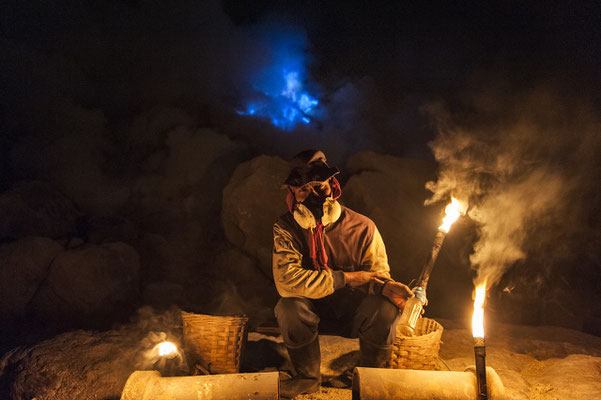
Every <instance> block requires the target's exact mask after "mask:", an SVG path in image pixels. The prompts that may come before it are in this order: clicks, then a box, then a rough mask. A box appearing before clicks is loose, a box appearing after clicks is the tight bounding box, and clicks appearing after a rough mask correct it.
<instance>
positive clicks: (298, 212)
mask: <svg viewBox="0 0 601 400" xmlns="http://www.w3.org/2000/svg"><path fill="white" fill-rule="evenodd" d="M341 212H342V209H341V208H340V203H338V201H336V200H334V199H333V198H332V197H328V198H327V199H326V201H325V202H324V203H323V217H321V223H322V224H323V226H324V227H326V226H328V225H330V224H333V223H334V222H336V221H338V218H340V214H341ZM293 215H294V220H295V221H296V222H297V223H298V224H299V225H300V226H301V228H303V229H314V228H315V227H316V226H317V223H316V222H315V217H314V216H313V213H312V212H311V211H309V209H308V208H307V207H306V206H305V205H304V204H302V203H298V204H297V205H296V209H295V210H294V213H293Z"/></svg>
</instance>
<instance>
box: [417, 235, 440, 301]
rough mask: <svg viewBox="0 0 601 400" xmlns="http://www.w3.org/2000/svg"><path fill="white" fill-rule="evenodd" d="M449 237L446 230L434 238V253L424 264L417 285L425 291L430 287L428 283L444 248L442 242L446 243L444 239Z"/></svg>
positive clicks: (431, 252) (432, 252) (431, 253)
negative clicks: (439, 253) (441, 249)
mask: <svg viewBox="0 0 601 400" xmlns="http://www.w3.org/2000/svg"><path fill="white" fill-rule="evenodd" d="M446 235H447V232H446V231H445V230H444V229H438V231H436V236H435V237H434V243H433V244H432V251H430V256H429V257H428V261H426V263H425V264H424V267H423V268H422V272H421V274H420V276H419V279H418V280H417V285H416V286H420V287H423V288H424V290H425V289H426V287H427V286H428V281H429V280H430V274H431V273H432V269H433V268H434V263H435V262H436V259H437V258H438V252H440V248H441V247H442V242H444V238H445V236H446Z"/></svg>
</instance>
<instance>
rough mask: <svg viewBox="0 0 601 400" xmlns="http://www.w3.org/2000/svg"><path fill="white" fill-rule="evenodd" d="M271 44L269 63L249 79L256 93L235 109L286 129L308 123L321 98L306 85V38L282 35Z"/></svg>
mask: <svg viewBox="0 0 601 400" xmlns="http://www.w3.org/2000/svg"><path fill="white" fill-rule="evenodd" d="M270 43H271V45H270V50H271V59H270V61H271V62H270V64H269V65H267V66H265V67H264V68H263V69H262V70H261V71H259V73H257V74H255V76H253V77H251V78H250V81H251V84H252V87H253V89H254V90H255V91H256V95H255V96H254V98H253V99H252V100H247V101H246V105H245V108H244V109H243V110H238V111H236V112H237V113H238V114H240V115H252V116H258V117H261V118H265V119H267V120H269V121H271V123H272V124H273V125H274V126H277V127H278V128H281V129H284V130H291V129H294V127H295V126H296V125H297V124H309V123H311V121H312V120H313V118H315V116H316V113H317V112H318V106H319V100H318V99H317V97H316V96H314V95H312V94H310V93H309V92H308V91H307V90H305V88H304V83H306V76H307V69H306V65H305V64H306V55H305V54H304V45H305V43H304V38H301V37H299V36H298V35H284V34H282V35H276V37H275V39H273V38H272V39H270Z"/></svg>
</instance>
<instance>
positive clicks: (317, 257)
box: [286, 177, 342, 271]
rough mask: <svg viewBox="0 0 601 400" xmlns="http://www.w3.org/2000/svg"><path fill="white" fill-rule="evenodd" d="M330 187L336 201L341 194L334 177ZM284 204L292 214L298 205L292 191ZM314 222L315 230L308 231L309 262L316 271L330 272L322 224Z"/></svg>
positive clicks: (338, 184)
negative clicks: (324, 270)
mask: <svg viewBox="0 0 601 400" xmlns="http://www.w3.org/2000/svg"><path fill="white" fill-rule="evenodd" d="M330 185H331V186H332V198H333V199H334V200H337V199H338V198H339V197H340V195H341V194H342V189H341V188H340V183H339V182H338V179H336V178H335V177H331V178H330ZM286 204H288V210H290V212H291V213H292V214H294V210H295V209H296V207H297V204H298V203H297V201H296V198H295V197H294V192H293V191H292V189H290V191H289V192H288V195H287V196H286ZM315 222H316V227H315V229H311V230H310V231H309V232H310V234H309V236H310V241H309V254H310V257H311V260H312V261H313V268H315V269H316V270H318V271H319V270H321V269H329V270H331V268H330V267H328V255H327V254H326V248H325V246H324V242H323V224H322V223H321V221H315Z"/></svg>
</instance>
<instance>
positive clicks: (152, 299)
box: [143, 281, 187, 309]
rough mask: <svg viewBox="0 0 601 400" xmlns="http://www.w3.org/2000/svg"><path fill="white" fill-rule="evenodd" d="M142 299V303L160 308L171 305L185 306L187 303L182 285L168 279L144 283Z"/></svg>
mask: <svg viewBox="0 0 601 400" xmlns="http://www.w3.org/2000/svg"><path fill="white" fill-rule="evenodd" d="M143 299H144V304H147V305H149V306H152V307H157V308H162V309H164V308H167V307H169V306H172V305H177V306H179V307H182V308H185V307H186V304H187V299H186V291H185V289H184V287H183V286H182V285H179V284H177V283H174V282H168V281H159V282H152V283H149V284H148V285H146V287H145V288H144V293H143Z"/></svg>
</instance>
